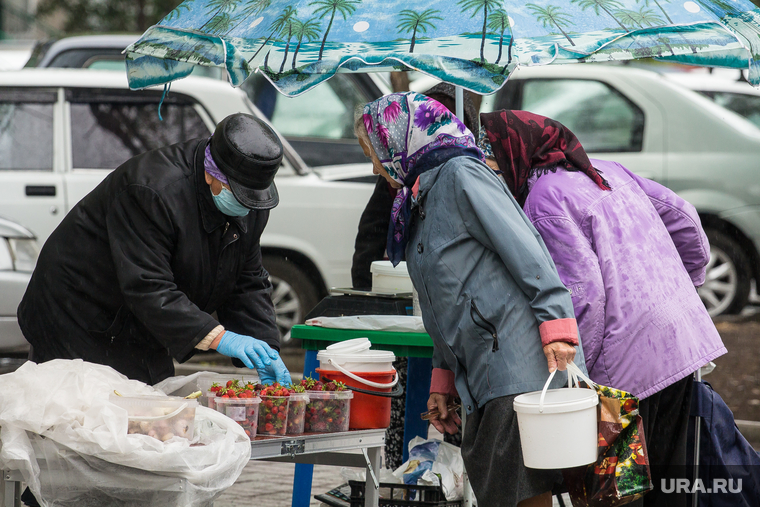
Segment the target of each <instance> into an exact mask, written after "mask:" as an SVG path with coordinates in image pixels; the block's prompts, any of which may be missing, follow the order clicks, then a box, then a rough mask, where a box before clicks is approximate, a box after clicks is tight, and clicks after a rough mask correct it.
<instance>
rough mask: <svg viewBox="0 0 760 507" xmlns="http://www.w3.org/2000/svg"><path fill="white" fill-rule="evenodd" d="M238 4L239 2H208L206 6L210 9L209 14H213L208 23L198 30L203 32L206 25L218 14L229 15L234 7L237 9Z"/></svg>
mask: <svg viewBox="0 0 760 507" xmlns="http://www.w3.org/2000/svg"><path fill="white" fill-rule="evenodd" d="M239 3H240V0H210V1H209V3H208V4H206V6H207V7H210V9H211V10H210V11H209V12H211V11H214V13H213V14H212V15H211V17H210V18H209V19H208V21H206V22H205V23H203V25H202V26H201V27H200V28H199V30H203V29H204V28H205V27H206V25H208V24H209V23H211V22H212V21H213V20H214V19H215V18H216V17H217V16H219V15H220V14H225V13H226V14H229V13H230V12H232V11H234V10H235V7H237V6H238V4H239Z"/></svg>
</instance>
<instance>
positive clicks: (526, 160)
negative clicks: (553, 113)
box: [480, 110, 610, 205]
mask: <svg viewBox="0 0 760 507" xmlns="http://www.w3.org/2000/svg"><path fill="white" fill-rule="evenodd" d="M480 123H481V125H482V127H483V129H485V131H486V134H487V136H488V141H489V143H490V145H491V149H492V150H493V156H494V158H495V159H496V163H497V164H499V169H501V171H502V176H503V177H504V181H506V183H507V186H508V187H509V190H510V191H511V192H512V194H513V195H514V196H515V199H517V202H519V203H520V204H521V205H522V204H523V203H524V202H525V199H526V198H527V195H528V188H527V186H528V185H527V182H528V180H529V179H530V177H531V176H532V175H533V174H538V175H541V174H543V173H545V172H546V171H556V170H557V167H564V168H565V169H566V170H568V171H580V172H583V173H585V174H586V175H587V176H588V177H589V178H591V180H592V181H593V182H594V183H596V185H597V186H598V187H599V188H601V189H602V190H610V185H609V183H607V180H605V179H604V177H603V176H602V175H601V174H600V173H599V171H597V170H596V169H595V168H594V166H593V165H591V161H590V160H589V159H588V155H586V150H584V149H583V146H581V143H580V141H578V138H577V137H575V134H573V133H572V132H571V131H570V130H569V129H568V128H567V127H565V126H564V125H562V124H561V123H560V122H558V121H556V120H552V119H551V118H547V117H546V116H541V115H538V114H533V113H530V112H528V111H517V110H503V111H494V112H493V113H482V114H481V115H480Z"/></svg>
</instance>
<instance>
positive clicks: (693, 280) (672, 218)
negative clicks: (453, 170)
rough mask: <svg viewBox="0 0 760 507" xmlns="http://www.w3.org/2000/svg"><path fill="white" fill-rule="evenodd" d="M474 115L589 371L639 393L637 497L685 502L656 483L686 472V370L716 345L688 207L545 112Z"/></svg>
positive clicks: (702, 249)
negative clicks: (647, 471) (545, 258)
mask: <svg viewBox="0 0 760 507" xmlns="http://www.w3.org/2000/svg"><path fill="white" fill-rule="evenodd" d="M480 117H481V121H482V124H483V127H484V130H485V133H486V135H487V141H488V142H486V143H484V145H483V147H484V148H486V144H490V149H491V150H492V153H493V158H494V159H495V162H496V166H498V167H495V168H498V169H499V170H500V171H501V174H502V176H503V178H504V181H505V182H506V184H507V186H508V187H509V190H510V192H512V194H513V195H514V196H515V198H516V199H517V201H518V202H519V203H520V204H523V205H524V210H525V213H526V215H527V216H528V218H529V219H530V221H531V223H533V225H534V226H535V227H536V229H537V230H538V231H539V232H540V233H541V236H542V237H543V238H544V241H545V242H546V246H547V247H548V249H549V252H550V253H551V255H552V258H553V259H554V262H555V263H556V266H557V269H558V270H559V276H560V278H561V279H562V281H563V282H564V284H565V285H566V286H567V288H568V289H569V290H570V291H571V293H572V300H573V305H574V307H575V315H576V316H577V319H578V326H579V327H580V331H581V341H582V343H583V350H584V352H585V354H586V366H587V368H588V371H589V376H590V378H591V380H594V381H595V382H598V383H600V384H603V385H606V386H610V387H615V388H617V389H623V390H625V391H628V392H631V393H633V394H634V395H635V396H637V397H639V398H640V404H639V411H640V413H641V416H642V419H643V422H644V435H645V437H646V446H647V450H648V452H649V462H650V465H651V467H652V470H651V472H652V483H653V484H654V490H653V491H651V492H650V493H648V494H647V495H645V496H644V498H643V505H646V506H650V505H651V506H662V507H679V506H684V507H685V506H687V505H690V502H691V498H690V497H691V495H690V494H683V493H680V494H679V493H675V494H663V493H662V492H661V491H660V487H661V483H662V481H666V480H667V478H671V479H676V478H682V477H684V472H685V471H686V465H687V455H688V449H687V440H686V433H687V429H688V424H689V414H690V405H691V390H692V373H693V372H694V371H696V370H697V368H699V367H700V366H702V365H704V364H706V363H708V362H709V361H711V360H713V359H715V358H717V357H719V356H721V355H723V354H725V353H726V348H725V347H724V346H723V343H722V342H721V339H720V336H719V335H718V332H717V330H716V329H715V326H714V325H713V323H712V319H710V316H709V315H708V314H707V310H705V307H704V305H703V304H702V302H701V301H700V299H699V296H698V294H697V291H696V290H695V289H694V288H695V287H698V286H700V285H702V284H703V283H704V281H705V266H706V265H707V262H708V260H709V259H710V249H709V245H708V242H707V237H706V236H705V233H704V231H703V230H702V227H701V225H700V222H699V216H698V215H697V211H696V209H694V207H693V206H692V205H691V204H689V203H688V202H686V201H684V200H683V199H681V198H680V197H678V195H676V194H675V193H674V192H672V191H671V190H669V189H667V188H665V187H663V186H662V185H660V184H658V183H655V182H654V181H651V180H647V179H645V178H642V177H640V176H637V175H635V174H633V173H631V172H630V171H628V170H627V169H626V168H625V167H623V166H621V165H620V164H617V163H615V162H609V161H604V160H590V159H589V158H588V155H586V152H585V150H584V149H583V147H582V146H581V143H580V142H579V141H578V139H577V138H576V137H575V135H574V134H573V133H572V132H571V131H570V130H568V129H567V128H565V126H564V125H562V124H561V123H559V122H557V121H555V120H552V119H550V118H546V117H544V116H540V115H537V114H533V113H529V112H527V111H496V112H493V113H488V114H482V115H481V116H480ZM484 141H485V140H484ZM630 505H634V504H630ZM635 505H641V501H638V503H637V504H635Z"/></svg>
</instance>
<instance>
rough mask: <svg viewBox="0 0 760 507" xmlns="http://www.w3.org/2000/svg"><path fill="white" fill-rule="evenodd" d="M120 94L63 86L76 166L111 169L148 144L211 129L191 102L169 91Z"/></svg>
mask: <svg viewBox="0 0 760 507" xmlns="http://www.w3.org/2000/svg"><path fill="white" fill-rule="evenodd" d="M129 93H130V94H131V95H126V94H124V95H120V94H118V93H116V92H108V93H105V94H101V93H99V92H98V91H97V90H91V91H90V93H89V94H88V93H87V91H86V90H81V89H79V90H67V98H68V99H69V102H70V103H71V105H70V107H71V115H70V116H71V144H72V154H73V167H74V168H76V169H114V168H116V167H118V166H119V165H121V164H122V163H123V162H125V161H127V160H128V159H130V158H131V157H133V156H135V155H138V154H140V153H143V152H145V151H148V150H152V149H155V148H159V147H161V146H167V145H170V144H174V143H178V142H182V141H188V140H190V139H195V138H198V137H207V136H210V135H211V132H210V131H209V129H208V127H207V126H206V124H205V123H204V122H203V119H202V118H201V117H200V115H199V114H198V112H197V111H196V110H195V107H194V104H193V103H192V102H191V101H190V100H189V99H186V98H184V97H183V96H180V95H179V94H172V95H173V97H172V95H169V96H168V97H167V100H165V101H164V103H163V104H162V106H161V116H162V118H163V121H161V120H159V118H158V102H159V100H160V94H158V95H154V94H144V95H141V94H136V93H135V92H129Z"/></svg>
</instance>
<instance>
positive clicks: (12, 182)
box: [0, 69, 373, 342]
mask: <svg viewBox="0 0 760 507" xmlns="http://www.w3.org/2000/svg"><path fill="white" fill-rule="evenodd" d="M160 98H161V91H160V90H143V91H130V90H129V89H128V87H127V79H126V76H125V74H123V73H118V72H108V71H97V70H80V69H24V70H21V71H16V72H5V73H0V215H1V216H5V217H7V218H8V219H11V220H14V221H16V222H18V223H19V224H22V225H23V226H24V227H26V228H27V229H29V231H31V232H32V233H33V234H34V235H36V237H37V238H38V240H39V242H40V244H42V243H44V241H45V240H46V239H47V237H48V236H49V235H50V233H51V232H52V231H53V230H54V229H55V227H56V226H57V225H58V224H59V223H60V221H61V220H62V218H63V216H64V215H65V214H66V213H67V212H68V211H69V210H70V209H71V208H72V207H73V206H74V205H75V204H76V203H77V202H78V201H79V200H80V199H81V198H82V197H84V196H85V195H86V194H87V193H89V192H90V191H91V190H92V189H93V188H94V187H95V186H96V185H97V184H98V183H99V182H100V181H101V180H102V179H103V178H104V177H105V176H106V175H107V174H108V173H109V172H110V171H111V170H112V169H114V168H115V167H117V166H118V165H119V164H121V163H122V162H124V161H125V160H127V159H128V158H130V157H132V156H133V155H136V154H138V153H141V152H143V151H146V150H149V149H153V148H156V147H159V146H162V145H168V144H172V143H175V142H179V141H183V140H186V139H192V138H197V137H203V136H210V135H211V133H212V132H213V129H214V126H215V124H216V123H217V122H218V121H220V120H221V119H223V118H224V117H226V116H228V115H229V114H232V113H235V112H239V111H244V112H250V113H252V114H256V115H258V116H261V115H260V114H259V112H258V110H257V109H256V108H255V107H254V106H253V104H252V103H251V102H250V101H249V100H248V98H247V96H246V95H245V93H243V92H242V91H240V90H237V89H234V88H232V87H231V86H229V84H227V83H225V82H222V81H219V80H215V79H209V78H202V77H198V78H196V77H189V78H186V79H183V80H181V81H177V82H176V83H174V84H173V85H172V88H171V92H170V93H169V94H168V96H167V97H166V99H165V101H164V103H163V106H162V108H161V114H162V117H163V121H159V119H158V114H157V112H158V103H159V101H160ZM283 145H284V148H285V157H284V159H283V164H282V167H281V168H280V170H279V172H278V174H277V177H276V180H275V181H276V184H277V188H278V190H279V193H280V204H279V206H278V207H277V208H275V209H274V210H272V213H271V214H270V219H269V224H268V225H267V228H266V230H265V232H264V234H263V236H262V238H261V247H262V253H263V256H264V266H265V267H266V268H267V270H268V271H269V272H270V274H271V277H272V281H273V283H274V285H275V289H274V293H273V300H274V302H275V305H276V310H277V319H278V325H279V326H280V329H281V331H282V333H283V336H285V338H286V339H287V334H288V330H289V329H290V327H291V326H292V324H294V323H297V322H299V321H300V320H301V319H302V318H303V316H304V313H305V312H307V311H308V310H309V309H310V308H311V307H312V306H313V305H315V304H316V303H317V302H318V301H319V299H320V298H321V297H322V296H324V295H326V294H327V290H328V289H329V287H332V286H350V284H351V276H350V267H351V258H352V255H353V245H354V238H355V234H356V230H357V226H358V222H359V217H360V215H361V212H362V210H363V209H364V207H365V205H366V203H367V200H368V199H369V196H370V194H371V193H372V188H373V186H372V185H371V184H368V183H362V182H354V181H336V180H332V181H329V180H326V179H323V178H320V177H319V176H318V175H317V174H315V173H314V172H313V171H312V170H311V169H310V168H309V167H307V166H306V164H304V163H303V161H302V160H301V158H300V157H299V156H298V154H297V153H296V152H295V151H294V150H293V149H292V147H291V146H290V144H289V143H288V142H287V141H285V140H284V139H283ZM368 167H369V166H368ZM328 172H329V171H328ZM83 254H84V255H86V252H83ZM0 283H2V282H0ZM21 293H23V290H22V291H21V292H20V293H19V297H18V299H19V300H20V294H21ZM0 294H2V295H3V297H4V298H5V297H6V294H7V295H8V296H7V297H8V298H9V300H10V298H11V292H10V291H8V290H6V288H5V286H4V285H0ZM14 297H15V296H14ZM8 304H15V305H18V300H16V301H15V303H13V302H9V303H8ZM13 308H14V311H15V306H13ZM0 333H2V331H0ZM4 334H5V333H2V335H0V342H1V341H2V340H4V339H5V337H4V336H3V335H4Z"/></svg>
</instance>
